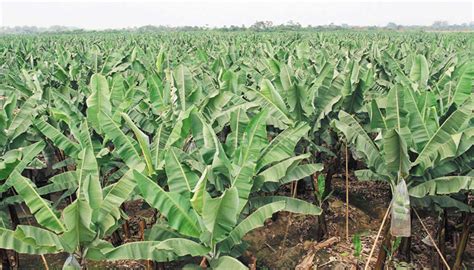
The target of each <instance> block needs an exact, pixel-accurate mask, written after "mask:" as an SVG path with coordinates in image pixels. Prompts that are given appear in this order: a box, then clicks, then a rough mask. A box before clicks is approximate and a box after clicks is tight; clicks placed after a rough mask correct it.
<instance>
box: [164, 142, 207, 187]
mask: <svg viewBox="0 0 474 270" xmlns="http://www.w3.org/2000/svg"><path fill="white" fill-rule="evenodd" d="M183 155H185V154H184V152H183V151H181V150H180V149H178V148H175V147H171V148H170V149H169V150H168V152H166V159H165V164H166V165H165V171H166V176H167V177H168V179H167V181H168V186H169V187H170V191H172V192H176V193H179V194H184V195H186V194H189V193H190V192H191V191H192V190H193V189H194V187H195V186H196V184H197V182H198V180H199V176H198V175H197V174H196V173H194V172H193V171H192V170H191V169H190V168H189V167H188V166H187V165H186V164H183V163H181V161H182V160H183V159H182V158H181V157H182V156H183Z"/></svg>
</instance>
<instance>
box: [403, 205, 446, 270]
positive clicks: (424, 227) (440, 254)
mask: <svg viewBox="0 0 474 270" xmlns="http://www.w3.org/2000/svg"><path fill="white" fill-rule="evenodd" d="M412 209H413V212H415V215H416V217H417V218H418V220H419V221H420V223H421V226H422V227H423V229H424V230H425V232H426V234H428V237H429V238H430V241H431V243H432V244H433V246H434V247H435V249H436V251H437V252H438V254H439V256H440V257H441V260H443V263H444V265H445V266H446V268H447V269H448V270H450V269H451V268H450V267H449V264H448V262H446V259H445V258H444V256H443V254H442V253H441V251H440V250H439V248H438V245H437V244H436V242H435V240H434V239H433V237H431V234H430V232H429V231H428V229H427V228H426V226H425V224H424V223H423V221H422V220H421V218H420V216H419V215H418V212H416V210H415V208H412Z"/></svg>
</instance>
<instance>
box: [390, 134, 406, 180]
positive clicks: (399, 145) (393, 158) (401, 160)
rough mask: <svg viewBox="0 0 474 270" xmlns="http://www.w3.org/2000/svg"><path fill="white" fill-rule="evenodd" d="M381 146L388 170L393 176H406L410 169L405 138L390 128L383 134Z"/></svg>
mask: <svg viewBox="0 0 474 270" xmlns="http://www.w3.org/2000/svg"><path fill="white" fill-rule="evenodd" d="M383 146H384V147H383V151H384V156H385V161H386V162H387V169H388V171H390V172H392V174H393V175H395V176H401V177H402V178H406V177H407V176H408V171H409V170H410V158H409V157H408V151H407V145H406V143H405V140H404V139H403V138H402V137H401V136H400V134H398V132H397V131H396V130H395V129H391V130H389V131H386V132H385V134H384V137H383Z"/></svg>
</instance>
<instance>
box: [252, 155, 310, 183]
mask: <svg viewBox="0 0 474 270" xmlns="http://www.w3.org/2000/svg"><path fill="white" fill-rule="evenodd" d="M310 155H311V154H309V153H307V154H303V155H299V156H294V157H291V158H288V159H285V160H283V161H280V162H278V163H276V164H274V165H272V166H270V167H269V168H267V169H266V170H264V171H263V172H261V173H259V174H258V175H259V176H260V177H262V178H263V181H264V182H279V181H280V179H282V178H283V177H285V175H286V173H287V171H288V170H289V169H291V168H293V167H295V166H296V165H298V163H299V162H301V160H303V159H307V158H309V156H310Z"/></svg>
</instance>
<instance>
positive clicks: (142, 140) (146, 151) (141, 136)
mask: <svg viewBox="0 0 474 270" xmlns="http://www.w3.org/2000/svg"><path fill="white" fill-rule="evenodd" d="M121 115H122V117H123V119H125V122H127V124H128V125H129V126H130V128H131V129H132V130H133V133H134V134H135V137H136V138H137V140H138V144H139V145H140V149H141V150H142V154H143V156H144V158H145V163H146V166H147V169H148V175H151V174H152V173H153V172H154V169H153V163H152V160H151V152H150V142H149V139H148V136H147V135H145V133H143V132H142V131H141V130H140V129H139V128H138V127H137V126H136V125H135V123H133V121H132V119H130V117H129V116H128V115H127V114H126V113H122V114H121Z"/></svg>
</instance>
